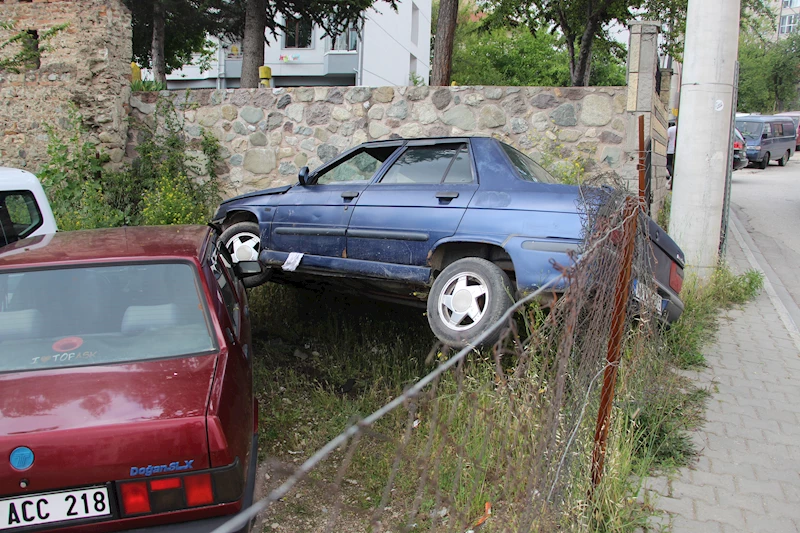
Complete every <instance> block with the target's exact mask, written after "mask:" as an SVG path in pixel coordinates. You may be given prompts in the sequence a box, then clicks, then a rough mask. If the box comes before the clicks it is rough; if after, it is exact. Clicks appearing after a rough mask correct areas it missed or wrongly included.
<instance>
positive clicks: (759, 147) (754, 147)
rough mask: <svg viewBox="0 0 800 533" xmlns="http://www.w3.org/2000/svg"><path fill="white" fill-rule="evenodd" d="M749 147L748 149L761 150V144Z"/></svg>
mask: <svg viewBox="0 0 800 533" xmlns="http://www.w3.org/2000/svg"><path fill="white" fill-rule="evenodd" d="M747 148H748V149H750V150H761V145H758V146H748V147H747Z"/></svg>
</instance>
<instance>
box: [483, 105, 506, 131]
mask: <svg viewBox="0 0 800 533" xmlns="http://www.w3.org/2000/svg"><path fill="white" fill-rule="evenodd" d="M505 123H506V114H505V113H504V112H503V110H502V109H500V108H499V107H498V106H496V105H487V106H484V107H483V108H482V109H481V111H480V114H479V117H478V126H479V127H480V128H497V127H499V126H503V125H504V124H505Z"/></svg>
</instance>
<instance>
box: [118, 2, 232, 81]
mask: <svg viewBox="0 0 800 533" xmlns="http://www.w3.org/2000/svg"><path fill="white" fill-rule="evenodd" d="M124 2H125V5H126V6H128V8H129V9H130V10H131V15H132V18H133V57H134V60H135V61H136V62H137V63H139V65H141V66H142V67H145V68H153V69H154V71H155V72H154V74H155V77H156V80H157V81H158V80H160V81H163V78H164V76H165V75H166V74H168V73H169V72H172V71H173V70H177V69H179V68H181V67H182V66H184V65H186V64H188V63H189V62H191V61H192V58H193V55H194V54H196V53H200V54H202V55H205V56H208V55H209V54H210V53H211V51H212V48H211V46H210V44H211V43H209V42H208V35H215V34H218V33H220V32H221V31H222V21H223V20H224V18H222V17H221V15H222V12H223V10H224V9H225V6H226V3H227V2H224V1H223V0H124ZM159 19H161V23H162V24H163V25H162V27H166V28H167V29H168V30H167V31H165V32H164V34H163V39H161V41H160V42H154V39H153V28H154V27H156V28H158V24H159ZM156 41H158V39H156ZM159 58H163V66H162V65H160V64H159V63H161V62H160V61H159ZM154 59H156V61H153V60H154ZM154 63H155V64H154Z"/></svg>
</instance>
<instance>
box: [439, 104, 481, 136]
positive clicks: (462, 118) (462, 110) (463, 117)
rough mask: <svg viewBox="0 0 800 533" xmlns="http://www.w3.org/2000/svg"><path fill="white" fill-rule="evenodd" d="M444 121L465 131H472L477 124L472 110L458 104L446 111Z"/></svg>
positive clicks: (443, 116)
mask: <svg viewBox="0 0 800 533" xmlns="http://www.w3.org/2000/svg"><path fill="white" fill-rule="evenodd" d="M442 122H444V123H445V124H447V125H448V126H455V127H456V128H458V129H460V130H463V131H472V130H474V129H475V126H476V125H477V123H476V121H475V115H474V114H473V113H472V110H471V109H470V108H469V107H467V106H465V105H457V106H455V107H452V108H450V109H448V110H447V111H445V112H444V114H443V115H442Z"/></svg>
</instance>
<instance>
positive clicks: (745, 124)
mask: <svg viewBox="0 0 800 533" xmlns="http://www.w3.org/2000/svg"><path fill="white" fill-rule="evenodd" d="M736 129H737V130H739V131H740V132H742V135H744V136H745V137H750V138H753V137H755V138H760V137H761V131H762V130H763V129H764V124H763V123H762V122H751V121H749V120H737V121H736Z"/></svg>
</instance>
